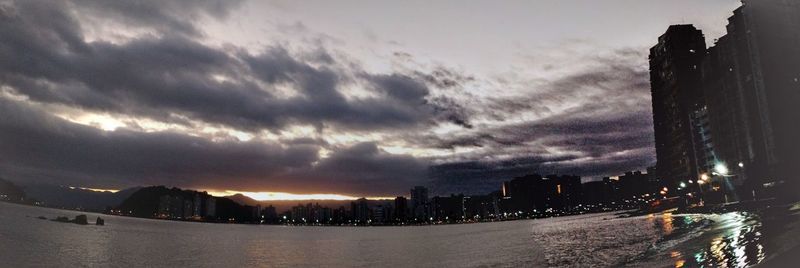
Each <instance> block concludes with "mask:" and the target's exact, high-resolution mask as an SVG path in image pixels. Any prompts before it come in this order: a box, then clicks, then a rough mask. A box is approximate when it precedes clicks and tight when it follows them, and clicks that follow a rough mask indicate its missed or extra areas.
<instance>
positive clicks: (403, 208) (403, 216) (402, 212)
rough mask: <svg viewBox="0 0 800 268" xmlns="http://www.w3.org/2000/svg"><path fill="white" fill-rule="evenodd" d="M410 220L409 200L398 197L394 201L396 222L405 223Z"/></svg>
mask: <svg viewBox="0 0 800 268" xmlns="http://www.w3.org/2000/svg"><path fill="white" fill-rule="evenodd" d="M406 220H408V199H406V197H404V196H398V197H397V198H395V199H394V221H395V222H405V221H406Z"/></svg>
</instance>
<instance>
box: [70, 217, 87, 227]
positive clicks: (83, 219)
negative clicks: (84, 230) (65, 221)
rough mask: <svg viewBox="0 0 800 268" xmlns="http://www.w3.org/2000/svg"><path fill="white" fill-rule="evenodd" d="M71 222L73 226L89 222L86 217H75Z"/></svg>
mask: <svg viewBox="0 0 800 268" xmlns="http://www.w3.org/2000/svg"><path fill="white" fill-rule="evenodd" d="M72 222H74V223H75V224H80V225H87V224H89V221H88V219H87V217H86V215H78V216H75V220H73V221H72Z"/></svg>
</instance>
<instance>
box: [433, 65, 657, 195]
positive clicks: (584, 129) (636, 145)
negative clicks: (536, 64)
mask: <svg viewBox="0 0 800 268" xmlns="http://www.w3.org/2000/svg"><path fill="white" fill-rule="evenodd" d="M643 58H646V57H644V56H643V55H642V53H639V52H636V51H631V50H619V51H615V53H612V54H611V55H610V56H605V57H596V58H593V59H591V60H589V61H591V62H593V63H595V66H591V68H588V69H587V70H586V71H583V72H578V73H575V74H571V75H567V76H565V77H562V78H559V79H555V80H552V81H548V82H546V83H544V85H542V87H541V88H542V89H544V90H542V91H538V92H536V93H535V94H532V95H531V96H530V97H528V98H515V99H507V98H506V99H503V98H497V99H491V100H489V102H490V104H491V105H489V106H488V107H490V108H491V107H494V108H492V112H493V113H491V114H490V117H499V118H504V117H508V116H509V115H513V113H514V112H519V111H533V112H534V114H537V115H539V116H542V115H545V114H547V116H543V117H542V118H540V119H536V120H529V121H524V122H519V123H512V124H503V125H499V126H496V127H490V128H482V129H480V130H477V131H472V132H465V133H463V134H461V135H456V136H452V137H437V136H429V137H426V139H423V140H426V141H429V142H431V143H430V144H428V146H432V147H437V148H443V149H454V148H457V147H465V148H470V147H471V148H477V149H479V150H477V151H476V152H474V153H468V154H467V155H464V156H461V158H462V159H466V160H459V161H455V162H451V163H449V164H443V165H439V166H435V167H433V169H432V170H433V171H434V172H433V173H432V174H433V176H432V179H433V183H434V184H435V185H438V187H439V188H440V190H439V191H441V192H448V191H466V192H474V191H481V189H496V188H497V185H498V183H499V182H501V181H503V180H507V179H509V178H511V177H514V176H520V175H524V174H529V173H559V174H575V175H580V176H585V177H589V178H595V179H596V178H597V177H600V176H614V175H618V174H620V173H622V172H624V171H627V170H636V169H642V168H645V167H647V166H650V165H653V164H654V163H655V158H654V152H653V149H652V148H653V138H652V137H653V126H652V117H651V114H650V96H649V90H648V88H649V83H648V80H647V79H648V76H647V70H646V68H644V67H642V66H641V64H640V62H641V61H642V59H643ZM575 102H578V103H581V104H582V105H581V106H577V107H574V108H569V109H566V110H564V111H561V112H558V113H551V109H550V108H547V109H543V110H537V109H534V107H545V108H546V107H558V106H561V105H568V104H571V103H575ZM509 152H511V153H512V155H511V156H510V157H509V158H507V159H505V160H502V161H497V160H474V159H487V158H489V159H492V158H493V156H496V155H507V154H508V153H509ZM559 152H560V154H559ZM530 155H535V156H534V157H531V156H530ZM556 155H561V156H559V157H556ZM471 159H473V160H471ZM472 185H484V186H485V188H480V187H472Z"/></svg>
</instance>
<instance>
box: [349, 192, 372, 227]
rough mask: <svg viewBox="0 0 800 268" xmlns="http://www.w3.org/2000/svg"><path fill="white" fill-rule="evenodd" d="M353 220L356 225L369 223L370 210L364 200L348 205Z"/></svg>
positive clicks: (360, 199)
mask: <svg viewBox="0 0 800 268" xmlns="http://www.w3.org/2000/svg"><path fill="white" fill-rule="evenodd" d="M350 207H351V213H352V215H353V220H354V221H355V222H356V223H357V224H367V223H369V221H370V214H371V213H370V209H369V204H368V203H367V199H366V198H359V199H358V200H356V201H353V202H351V203H350Z"/></svg>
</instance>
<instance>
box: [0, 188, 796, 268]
mask: <svg viewBox="0 0 800 268" xmlns="http://www.w3.org/2000/svg"><path fill="white" fill-rule="evenodd" d="M77 214H79V213H78V212H72V211H62V210H54V209H47V208H38V207H29V206H20V205H14V204H7V203H0V222H2V224H0V252H2V255H0V267H28V266H49V267H54V266H55V267H71V266H125V267H127V266H137V267H138V266H150V267H153V266H155V267H166V266H200V267H220V266H223V267H230V266H279V267H288V266H291V267H297V266H306V267H308V266H312V267H342V266H345V267H372V266H379V267H386V266H389V267H441V266H445V267H486V266H491V267H497V266H501V267H537V266H594V267H597V266H601V267H602V266H622V265H627V266H650V267H666V266H681V265H687V266H698V265H699V264H706V265H707V266H709V265H715V266H723V265H722V264H724V266H728V267H741V266H748V265H752V264H756V263H759V262H761V261H763V260H764V259H766V258H768V257H769V256H770V255H771V254H775V253H777V252H781V251H785V250H788V249H789V248H791V246H789V245H790V242H787V241H783V240H780V239H779V238H780V237H784V240H785V237H786V235H785V234H795V237H797V235H796V234H797V229H798V228H797V221H794V222H785V224H784V225H782V226H768V225H766V224H765V223H766V222H769V221H765V220H762V219H761V217H760V216H758V215H754V214H747V213H728V214H723V215H671V214H659V215H649V216H642V217H632V218H619V217H616V216H615V215H614V214H610V213H609V214H594V215H583V216H574V217H562V218H551V219H540V220H525V221H511V222H496V223H481V224H461V225H440V226H413V227H297V226H295V227H292V226H267V225H260V226H259V225H234V224H205V223H191V222H175V221H161V220H149V219H138V218H128V217H116V216H108V215H98V214H91V213H89V214H88V215H89V218H90V221H93V220H94V219H95V218H96V217H97V216H100V217H103V218H105V219H106V225H105V226H94V225H88V226H80V225H74V224H64V223H57V222H51V221H47V220H40V219H37V218H36V217H38V216H45V217H47V218H54V217H56V216H69V217H70V218H72V217H74V216H75V215H77ZM770 224H771V223H770ZM770 227H772V228H771V229H770ZM794 245H796V244H794Z"/></svg>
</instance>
